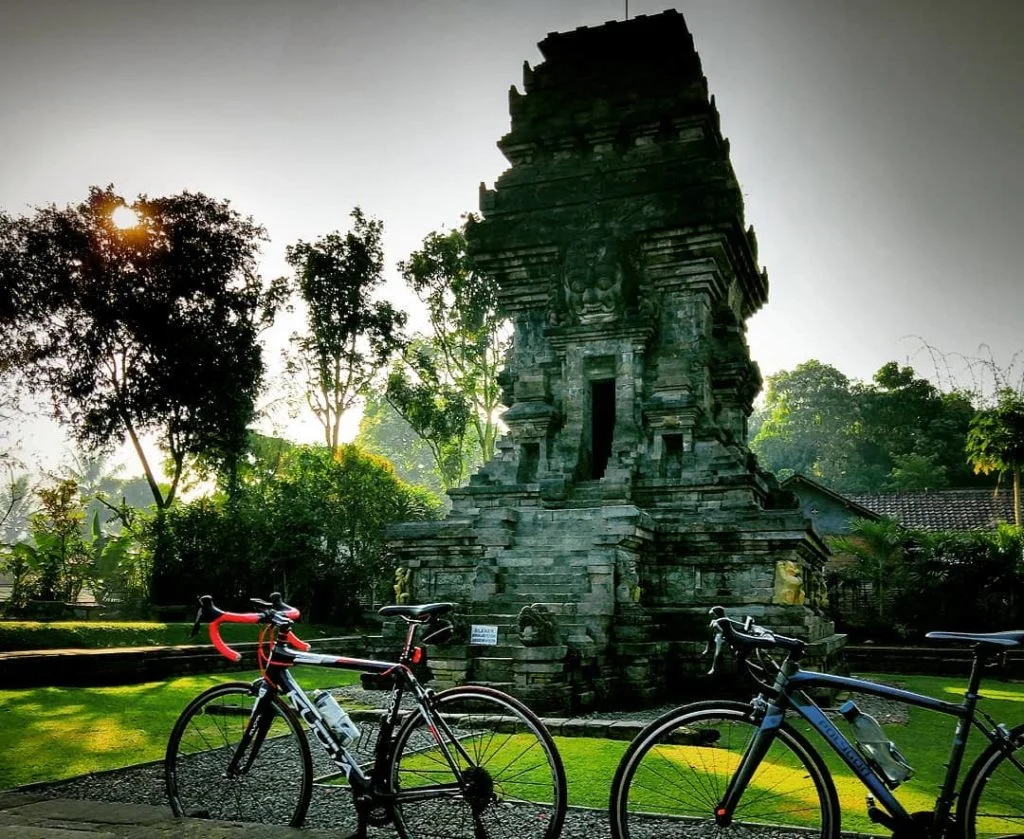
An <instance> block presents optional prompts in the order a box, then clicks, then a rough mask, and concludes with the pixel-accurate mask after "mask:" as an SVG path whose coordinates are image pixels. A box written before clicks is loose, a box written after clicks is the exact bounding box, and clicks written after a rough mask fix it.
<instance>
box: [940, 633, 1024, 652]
mask: <svg viewBox="0 0 1024 839" xmlns="http://www.w3.org/2000/svg"><path fill="white" fill-rule="evenodd" d="M924 637H925V638H928V639H929V640H932V641H961V642H963V643H965V644H985V645H988V646H990V647H1004V648H1005V647H1020V646H1024V629H1022V630H1018V631H1016V632H929V633H928V634H927V635H925V636H924Z"/></svg>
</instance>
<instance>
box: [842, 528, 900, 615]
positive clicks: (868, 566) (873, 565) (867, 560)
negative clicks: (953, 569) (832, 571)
mask: <svg viewBox="0 0 1024 839" xmlns="http://www.w3.org/2000/svg"><path fill="white" fill-rule="evenodd" d="M906 538H907V537H906V533H905V532H904V530H903V528H902V527H900V525H899V523H898V522H895V521H893V520H892V519H879V520H878V521H871V520H870V519H857V520H856V521H854V522H852V523H851V524H850V535H849V536H839V537H836V538H833V539H831V540H829V543H830V545H831V547H832V550H833V551H835V552H836V553H839V554H847V555H849V556H851V557H853V559H854V560H855V561H856V565H855V572H854V573H855V576H856V577H857V578H858V579H860V580H862V581H864V582H867V583H870V584H871V589H872V592H873V593H874V596H875V606H876V608H877V609H878V618H879V621H881V619H882V618H883V617H884V615H885V607H886V599H887V597H888V593H889V591H890V589H895V588H897V586H898V582H899V580H900V579H901V578H902V576H903V574H904V571H905V567H904V562H903V560H904V555H905V553H906V551H905V549H904V543H905V541H906Z"/></svg>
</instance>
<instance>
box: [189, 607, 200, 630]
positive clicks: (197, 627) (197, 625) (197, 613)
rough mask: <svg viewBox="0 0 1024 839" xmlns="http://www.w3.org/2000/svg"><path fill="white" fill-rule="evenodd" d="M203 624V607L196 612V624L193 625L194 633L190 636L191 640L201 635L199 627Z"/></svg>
mask: <svg viewBox="0 0 1024 839" xmlns="http://www.w3.org/2000/svg"><path fill="white" fill-rule="evenodd" d="M202 622H203V607H202V606H200V607H199V611H198V612H196V622H195V623H194V624H192V631H191V632H190V633H189V634H188V637H189V638H195V637H196V636H197V635H198V634H199V626H200V624H201V623H202Z"/></svg>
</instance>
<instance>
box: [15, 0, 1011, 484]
mask: <svg viewBox="0 0 1024 839" xmlns="http://www.w3.org/2000/svg"><path fill="white" fill-rule="evenodd" d="M664 2H665V0H661V2H643V0H631V2H629V13H630V15H631V16H635V15H638V14H644V13H647V14H653V13H657V12H660V11H662V10H664V9H665V8H666V6H665V5H663V3H664ZM675 8H678V9H679V10H680V11H681V12H683V14H684V15H685V17H686V20H687V23H688V25H689V28H690V30H691V32H692V33H693V36H694V40H695V43H696V47H697V49H698V51H699V53H700V55H701V59H702V62H703V66H704V71H705V74H706V75H707V77H708V80H709V85H710V88H711V91H712V92H713V93H714V94H715V96H716V101H717V104H718V107H719V111H720V113H721V116H722V128H723V132H724V133H725V134H726V136H728V137H729V139H730V143H731V151H732V160H733V165H734V168H735V170H736V173H737V176H738V178H739V181H740V184H741V186H742V189H743V193H744V196H745V201H746V210H747V221H748V223H752V224H753V225H754V227H755V229H756V230H757V234H758V243H759V251H760V258H761V261H762V264H763V265H764V266H765V267H767V269H768V273H769V277H770V282H771V290H770V294H769V300H768V303H767V305H766V307H765V308H764V309H763V310H762V311H761V312H760V313H758V314H756V315H755V316H754V317H753V318H752V319H751V320H750V322H749V334H748V340H749V343H750V347H751V354H752V356H753V358H754V359H755V360H756V361H757V362H758V363H759V364H760V366H761V369H762V372H763V373H765V374H766V375H768V374H771V373H774V372H777V371H779V370H784V369H792V368H793V367H794V366H796V365H797V364H799V363H801V362H803V361H806V360H807V359H809V358H818V359H820V360H822V361H824V362H827V363H830V364H833V365H835V366H836V367H838V368H839V369H840V370H841V371H843V372H844V373H846V374H847V375H848V376H850V377H851V378H855V379H862V380H867V379H870V377H871V375H872V374H873V372H874V371H875V370H877V369H878V368H879V367H880V366H881V365H882V364H884V363H885V362H887V361H889V360H897V361H900V362H903V363H907V362H909V363H911V364H914V365H915V366H916V367H917V368H918V370H919V372H921V373H923V374H926V375H929V376H934V375H936V367H935V364H934V363H933V360H932V356H931V354H930V353H929V352H928V351H927V349H926V348H927V347H929V346H930V347H932V348H934V349H935V350H937V351H939V352H942V353H945V354H947V356H948V357H949V358H951V359H953V361H952V362H951V365H952V367H953V368H954V371H953V372H954V373H956V372H957V369H959V368H958V365H957V363H956V357H957V356H958V354H959V355H965V356H977V355H978V354H979V353H982V352H988V351H989V350H982V349H981V347H982V345H985V346H987V347H988V348H990V351H991V354H992V357H993V358H994V359H995V360H996V361H997V363H999V364H1000V365H1002V366H1009V365H1010V364H1011V362H1012V361H1013V358H1014V354H1015V353H1017V352H1018V351H1020V350H1024V337H1022V331H1021V329H1020V328H1019V321H1020V319H1021V314H1022V310H1024V305H1022V304H1024V282H1022V276H1021V265H1024V209H1022V207H1024V203H1022V201H1021V196H1022V195H1024V164H1022V162H1021V159H1020V154H1021V152H1022V150H1024V104H1022V101H1024V100H1022V97H1021V91H1020V88H1021V84H1022V81H1024V47H1022V46H1021V45H1022V44H1024V2H1020V1H1019V0H970V2H968V0H955V2H951V0H899V2H891V0H856V2H854V0H850V2H841V0H713V1H712V0H692V2H684V1H683V0H679V2H678V3H677V5H676V6H675ZM624 13H625V3H624V0H415V2H414V0H333V2H326V0H290V1H289V0H273V1H271V0H174V2H166V0H131V1H130V2H129V1H128V0H3V2H2V3H0V152H2V153H0V208H2V209H3V210H5V211H7V212H11V213H23V212H30V211H31V209H32V208H33V207H35V206H39V205H42V204H46V203H50V202H53V203H56V204H58V205H64V204H68V203H73V202H77V201H79V200H81V199H82V198H83V197H84V196H85V195H86V192H87V189H88V187H89V186H90V185H93V184H97V185H106V184H113V185H114V186H115V187H116V188H117V189H118V190H119V191H120V192H121V193H122V194H123V195H125V196H134V195H136V194H138V193H148V194H150V195H166V194H172V193H175V192H179V191H181V190H183V189H191V190H199V191H202V192H204V193H206V194H208V195H211V196H215V197H217V198H227V199H229V200H231V201H232V203H233V204H234V206H235V207H236V208H237V209H238V210H240V211H241V212H243V213H246V214H251V215H252V216H254V217H255V218H256V220H257V221H259V222H260V223H262V224H263V225H264V226H265V227H266V228H267V231H268V234H269V237H270V242H269V244H268V245H267V247H266V248H265V251H264V258H263V265H262V270H263V272H264V274H265V276H267V277H268V278H269V277H274V276H279V275H281V274H283V273H285V272H286V266H285V264H284V259H283V255H284V249H285V247H286V246H287V245H288V244H291V243H293V242H295V241H296V240H297V239H299V238H303V239H306V240H311V239H314V238H316V237H317V236H320V235H322V234H325V233H328V232H330V231H332V230H335V229H338V228H344V226H345V225H346V224H347V222H348V214H349V212H350V211H351V209H352V207H353V206H355V205H359V206H361V207H362V208H363V210H364V211H365V212H367V213H368V214H370V215H373V216H376V217H377V218H380V219H381V220H382V221H383V222H384V226H385V250H386V258H387V261H388V264H389V271H388V273H389V282H390V287H389V294H390V296H392V297H393V298H394V299H396V300H397V301H399V302H407V303H408V305H410V306H412V303H413V301H412V300H411V299H409V298H408V297H406V296H405V295H404V293H403V291H402V289H401V283H400V281H399V279H398V276H397V271H396V270H395V268H394V265H395V263H396V262H397V261H399V260H400V259H404V258H405V257H406V256H407V255H408V254H409V252H410V251H411V250H413V249H414V248H416V247H417V246H418V245H419V243H420V242H421V241H422V239H423V237H424V236H425V235H426V234H427V233H428V232H430V231H432V230H436V229H439V228H441V227H442V226H445V225H447V226H452V225H454V224H457V223H458V220H459V217H460V215H461V214H462V213H464V212H466V211H469V210H476V209H477V206H476V204H477V199H478V187H479V184H480V182H486V183H487V184H488V185H492V184H493V182H494V181H495V179H496V178H497V177H498V176H499V175H500V174H501V172H502V171H504V169H506V168H507V165H508V164H507V162H506V161H505V159H504V158H503V157H502V155H501V154H500V152H499V151H498V150H497V148H496V146H495V143H496V141H497V140H498V139H499V138H500V137H501V136H502V135H503V134H504V133H505V132H506V131H507V130H508V128H509V117H508V98H507V91H508V88H509V86H510V85H516V86H518V87H519V88H520V90H521V77H522V63H523V61H524V60H526V61H529V62H530V63H531V65H535V64H537V63H539V62H540V60H541V56H540V53H539V51H538V50H537V47H536V44H537V42H538V41H540V40H542V39H543V38H544V36H545V35H546V34H547V33H548V32H552V31H565V30H568V29H573V28H575V27H577V26H592V25H598V24H600V23H602V22H604V21H607V20H612V19H622V17H623V16H624ZM283 334H284V333H283V332H280V331H279V333H278V335H277V337H272V338H271V342H272V343H273V342H275V341H279V340H280V336H281V335H283ZM276 354H277V348H276V346H274V347H272V348H271V350H270V355H271V356H274V357H276ZM939 372H940V373H942V372H944V371H943V370H940V371H939ZM279 422H282V423H285V426H286V427H284V428H282V429H281V430H283V431H284V432H285V433H286V434H289V435H290V436H292V437H294V438H298V439H309V440H312V439H315V425H313V424H311V423H309V422H305V423H301V422H297V423H296V424H295V425H293V426H288V425H287V422H288V421H287V420H280V421H279ZM19 434H20V436H21V438H22V439H23V440H24V449H23V451H24V453H25V455H26V457H27V458H28V459H29V460H34V461H36V462H49V463H51V464H52V462H53V460H54V457H55V456H56V455H55V452H57V451H58V450H59V448H60V444H59V439H58V436H57V435H56V434H55V433H54V432H53V430H52V429H51V428H49V427H48V426H47V424H46V423H45V422H43V421H41V420H33V421H31V422H29V423H27V424H25V425H24V427H23V428H22V429H20V431H19Z"/></svg>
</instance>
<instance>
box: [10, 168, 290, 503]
mask: <svg viewBox="0 0 1024 839" xmlns="http://www.w3.org/2000/svg"><path fill="white" fill-rule="evenodd" d="M123 207H124V201H123V200H122V198H121V197H120V196H118V195H117V194H116V193H115V192H114V191H113V188H107V189H99V188H95V187H94V188H92V189H91V190H90V192H89V196H88V198H87V199H86V200H85V201H83V202H82V203H81V204H78V205H76V206H68V207H66V208H64V209H59V208H57V207H55V206H47V207H43V208H41V209H39V210H37V211H36V212H35V213H34V214H32V215H29V216H23V217H12V216H9V215H6V214H0V288H3V289H4V291H3V293H2V294H0V372H2V371H6V372H7V374H8V375H9V376H14V377H16V378H17V379H18V380H19V382H20V384H21V385H23V386H25V387H27V388H28V389H29V390H31V391H33V392H36V393H45V394H49V396H50V398H51V401H52V405H53V413H54V416H55V417H56V419H57V420H58V421H60V422H61V423H62V424H63V425H65V426H66V427H68V428H69V429H70V431H71V432H72V434H73V435H74V436H75V437H76V438H77V440H78V441H79V442H80V443H81V444H82V445H83V446H84V447H85V448H86V449H89V450H95V449H103V448H106V447H108V446H113V445H115V444H117V443H120V442H121V441H122V440H124V438H125V437H126V436H127V438H128V439H129V440H130V441H131V443H132V445H133V447H134V449H135V452H136V454H137V455H138V458H139V460H140V462H141V464H142V468H143V470H144V472H145V476H146V482H147V484H148V486H149V489H150V491H151V493H152V495H153V498H154V501H155V502H156V505H157V507H158V508H160V509H166V508H167V507H169V506H170V505H171V504H172V502H173V501H174V498H175V495H176V493H177V491H178V484H179V481H180V479H181V475H182V471H183V469H184V468H185V464H186V460H187V459H188V458H193V457H196V456H204V457H206V458H207V459H210V460H213V461H217V462H225V463H226V462H230V461H231V460H232V459H234V458H235V457H237V456H238V454H239V452H240V451H241V450H242V449H243V447H244V443H245V434H246V426H247V424H248V423H249V421H250V420H251V419H252V416H253V399H254V396H255V394H256V393H257V391H258V389H259V385H260V381H261V378H262V375H263V362H262V358H261V354H260V347H259V344H258V343H257V337H258V332H259V329H260V328H261V326H262V325H264V324H265V323H267V322H268V321H269V319H270V318H271V317H272V313H273V310H274V308H275V306H276V305H277V303H278V300H279V295H280V290H279V289H278V288H276V287H271V288H270V289H268V290H267V291H266V292H265V291H264V289H263V288H262V284H261V282H260V280H259V278H258V277H257V276H256V273H255V269H256V260H257V256H258V249H259V243H260V241H261V240H262V239H263V238H264V233H263V229H262V228H260V227H259V226H257V225H256V224H255V223H254V222H253V220H252V219H251V218H247V217H242V216H240V215H239V214H238V213H237V212H235V211H234V210H232V209H231V208H230V206H229V205H228V203H227V202H224V201H217V200H214V199H211V198H208V197H206V196H205V195H201V194H199V193H190V192H183V193H181V194H179V195H173V196H169V197H166V198H148V197H146V196H140V197H139V198H138V199H137V200H136V202H135V203H134V205H133V209H134V211H135V213H136V214H137V220H138V223H137V224H136V225H135V226H134V227H131V228H128V229H120V228H119V227H118V226H117V225H116V224H115V223H114V220H113V216H112V214H113V213H114V212H115V211H116V210H118V208H123ZM122 212H123V211H122ZM147 433H155V434H156V435H157V436H158V440H159V442H160V445H161V446H162V448H163V450H164V452H165V453H166V455H167V459H168V462H169V463H170V467H171V470H170V485H169V486H168V487H161V485H160V484H159V482H158V479H157V474H156V471H155V469H154V467H153V465H152V464H151V463H150V462H149V459H148V458H147V456H146V453H145V451H144V450H143V446H142V437H143V435H145V434H147Z"/></svg>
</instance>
